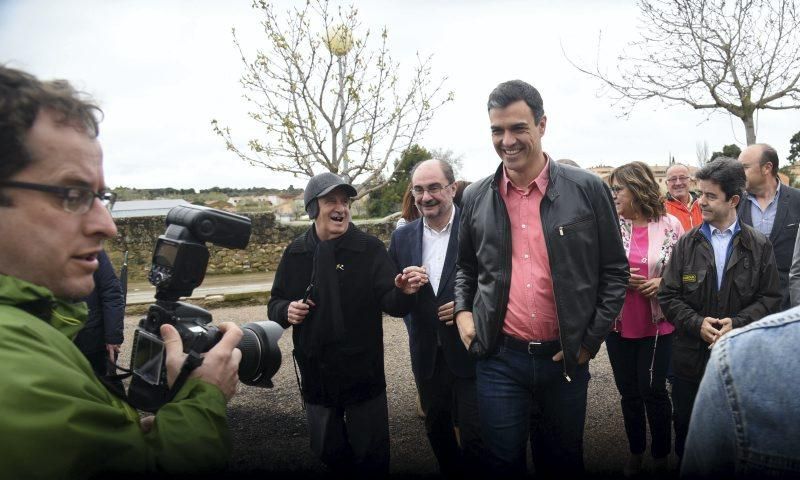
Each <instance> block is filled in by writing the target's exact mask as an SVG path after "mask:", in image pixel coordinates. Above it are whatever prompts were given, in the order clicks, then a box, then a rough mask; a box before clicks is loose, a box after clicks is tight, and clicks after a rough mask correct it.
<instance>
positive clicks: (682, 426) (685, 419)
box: [672, 377, 700, 458]
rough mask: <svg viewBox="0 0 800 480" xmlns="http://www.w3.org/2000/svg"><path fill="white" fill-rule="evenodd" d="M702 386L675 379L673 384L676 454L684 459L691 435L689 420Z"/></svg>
mask: <svg viewBox="0 0 800 480" xmlns="http://www.w3.org/2000/svg"><path fill="white" fill-rule="evenodd" d="M698 388H700V384H699V383H697V382H692V381H690V380H684V379H682V378H678V377H675V380H674V381H673V383H672V404H673V407H674V408H675V410H674V413H673V422H674V425H675V453H676V454H677V455H678V457H681V458H683V448H684V446H685V445H686V434H687V433H689V420H690V419H691V418H692V408H693V407H694V399H695V397H697V389H698Z"/></svg>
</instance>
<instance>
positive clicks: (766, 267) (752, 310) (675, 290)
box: [658, 222, 781, 383]
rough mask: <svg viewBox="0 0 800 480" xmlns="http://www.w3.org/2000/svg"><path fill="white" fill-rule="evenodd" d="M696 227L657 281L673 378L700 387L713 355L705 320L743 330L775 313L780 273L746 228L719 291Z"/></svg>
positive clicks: (707, 245)
mask: <svg viewBox="0 0 800 480" xmlns="http://www.w3.org/2000/svg"><path fill="white" fill-rule="evenodd" d="M701 227H702V225H701V226H700V227H695V228H693V229H692V230H690V231H689V233H687V234H685V235H684V236H683V237H681V239H680V240H678V243H677V244H676V245H675V248H674V249H673V251H672V258H670V261H669V263H668V264H667V268H666V269H665V270H664V275H663V277H662V278H661V286H660V287H659V290H658V303H659V304H660V305H661V309H662V310H663V311H664V315H665V316H666V317H667V320H668V321H669V322H670V323H672V324H673V325H675V333H676V335H675V336H673V341H672V369H673V372H674V374H675V376H676V377H678V378H681V379H683V380H689V381H692V382H697V383H699V382H700V380H701V379H702V378H703V372H705V369H706V363H708V359H709V356H710V355H711V351H710V350H709V349H708V343H706V342H705V341H704V340H703V339H702V338H701V337H700V326H701V325H702V323H703V319H704V318H705V317H713V318H730V319H731V320H732V323H733V328H739V327H743V326H745V325H747V324H749V323H752V322H755V321H756V320H759V319H761V318H763V317H764V316H766V315H769V314H770V313H774V312H777V311H779V309H780V303H781V291H780V288H779V286H778V285H779V284H778V268H777V266H776V264H775V256H774V255H773V252H772V245H771V244H770V242H769V241H768V240H767V237H765V236H764V235H762V234H761V233H760V232H758V231H756V230H755V229H754V228H752V227H751V226H749V225H747V224H745V223H744V222H739V227H740V228H741V230H740V231H739V232H738V233H737V234H736V235H735V236H734V237H733V240H732V241H733V249H732V250H731V253H730V256H729V257H728V261H727V263H726V264H725V274H724V275H723V277H722V285H721V286H720V288H719V290H717V268H716V261H715V260H714V248H713V247H712V246H711V242H709V241H708V239H707V238H706V237H705V235H703V233H702V232H701V231H700V228H701Z"/></svg>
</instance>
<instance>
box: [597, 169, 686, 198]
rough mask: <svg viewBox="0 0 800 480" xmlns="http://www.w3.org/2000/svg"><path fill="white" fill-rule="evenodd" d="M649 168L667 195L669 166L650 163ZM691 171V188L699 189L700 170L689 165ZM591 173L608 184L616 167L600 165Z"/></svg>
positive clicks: (662, 191)
mask: <svg viewBox="0 0 800 480" xmlns="http://www.w3.org/2000/svg"><path fill="white" fill-rule="evenodd" d="M644 163H647V164H648V166H650V170H652V171H653V176H655V177H656V182H658V186H659V188H661V193H667V168H669V165H651V164H650V163H648V162H644ZM687 168H688V169H689V175H690V176H691V177H692V180H691V182H690V183H689V188H690V189H691V190H694V189H695V188H697V183H696V181H695V180H694V175H695V173H697V171H698V170H699V168H697V167H693V166H691V165H687ZM588 170H589V171H591V172H594V173H596V174H597V175H599V176H600V178H602V179H603V181H604V182H606V183H608V178H609V177H610V176H611V172H613V171H614V167H609V166H608V165H598V166H596V167H592V168H589V169H588Z"/></svg>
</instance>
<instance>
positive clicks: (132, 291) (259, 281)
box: [128, 272, 275, 305]
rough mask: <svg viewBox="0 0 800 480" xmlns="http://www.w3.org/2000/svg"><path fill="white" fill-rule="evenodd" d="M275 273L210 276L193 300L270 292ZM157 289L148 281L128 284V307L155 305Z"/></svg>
mask: <svg viewBox="0 0 800 480" xmlns="http://www.w3.org/2000/svg"><path fill="white" fill-rule="evenodd" d="M274 279H275V272H260V273H241V274H238V275H209V276H206V278H205V280H204V281H203V284H202V285H200V286H199V287H198V288H196V289H195V291H194V293H193V294H192V297H191V298H204V297H207V296H209V295H222V294H225V293H248V292H269V291H270V290H271V289H272V281H273V280H274ZM155 294H156V287H154V286H152V285H150V283H148V282H147V281H137V282H131V283H129V284H128V305H137V304H142V303H153V301H154V299H155Z"/></svg>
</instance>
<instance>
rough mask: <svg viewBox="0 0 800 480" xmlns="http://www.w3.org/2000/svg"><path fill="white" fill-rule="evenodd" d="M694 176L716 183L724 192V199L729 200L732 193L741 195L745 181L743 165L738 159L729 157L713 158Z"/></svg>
mask: <svg viewBox="0 0 800 480" xmlns="http://www.w3.org/2000/svg"><path fill="white" fill-rule="evenodd" d="M695 178H696V179H698V180H708V181H710V182H714V183H715V184H717V185H718V186H719V188H720V189H722V191H723V192H724V193H725V200H730V199H731V197H733V196H734V195H739V196H740V197H741V196H742V193H743V192H744V186H745V184H746V183H747V177H746V176H745V174H744V167H743V166H742V164H741V163H739V161H738V160H734V159H733V158H730V157H717V158H715V159H714V160H712V161H711V162H709V163H707V164H706V166H705V167H703V168H701V169H700V170H699V171H698V172H697V173H696V174H695Z"/></svg>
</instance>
